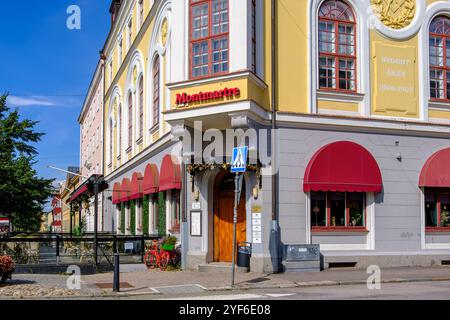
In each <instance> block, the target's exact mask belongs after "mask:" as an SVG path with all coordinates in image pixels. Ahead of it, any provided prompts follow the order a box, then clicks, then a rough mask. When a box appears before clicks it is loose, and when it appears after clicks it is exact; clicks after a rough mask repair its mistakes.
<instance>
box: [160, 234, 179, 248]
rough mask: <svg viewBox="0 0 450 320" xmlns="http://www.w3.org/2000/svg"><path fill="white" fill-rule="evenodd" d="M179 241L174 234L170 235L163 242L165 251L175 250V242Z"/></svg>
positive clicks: (162, 246) (162, 245)
mask: <svg viewBox="0 0 450 320" xmlns="http://www.w3.org/2000/svg"><path fill="white" fill-rule="evenodd" d="M176 243H177V238H176V237H174V236H168V237H166V238H164V239H163V240H162V242H161V248H162V249H163V250H165V251H174V250H175V244H176Z"/></svg>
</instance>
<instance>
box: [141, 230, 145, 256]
mask: <svg viewBox="0 0 450 320" xmlns="http://www.w3.org/2000/svg"><path fill="white" fill-rule="evenodd" d="M144 255H145V240H144V235H141V262H142V263H144Z"/></svg>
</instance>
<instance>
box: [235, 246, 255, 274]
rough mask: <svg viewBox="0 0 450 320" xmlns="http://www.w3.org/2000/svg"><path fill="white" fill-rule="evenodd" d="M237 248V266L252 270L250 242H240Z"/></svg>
mask: <svg viewBox="0 0 450 320" xmlns="http://www.w3.org/2000/svg"><path fill="white" fill-rule="evenodd" d="M237 247H238V248H237V249H238V250H237V252H238V253H237V266H238V267H242V268H250V257H251V256H252V244H251V243H250V242H239V243H238V245H237Z"/></svg>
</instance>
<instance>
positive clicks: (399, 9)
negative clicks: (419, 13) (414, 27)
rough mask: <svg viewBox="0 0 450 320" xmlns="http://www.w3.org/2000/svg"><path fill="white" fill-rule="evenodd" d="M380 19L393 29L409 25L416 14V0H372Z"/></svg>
mask: <svg viewBox="0 0 450 320" xmlns="http://www.w3.org/2000/svg"><path fill="white" fill-rule="evenodd" d="M371 1H372V6H373V8H374V12H375V13H376V14H377V15H378V18H379V19H380V21H381V22H382V23H383V24H384V25H385V26H387V27H389V28H392V29H397V30H398V29H403V28H405V27H407V26H409V25H410V24H411V22H412V20H413V19H414V16H415V15H416V0H371Z"/></svg>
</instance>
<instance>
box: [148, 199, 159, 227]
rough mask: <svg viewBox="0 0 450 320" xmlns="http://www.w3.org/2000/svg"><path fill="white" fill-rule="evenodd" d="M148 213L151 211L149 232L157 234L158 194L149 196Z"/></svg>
mask: <svg viewBox="0 0 450 320" xmlns="http://www.w3.org/2000/svg"><path fill="white" fill-rule="evenodd" d="M150 213H151V219H152V220H151V222H152V223H151V225H150V228H151V230H150V232H151V233H152V234H157V233H158V229H159V220H158V216H159V206H158V194H157V193H155V194H153V195H151V196H150Z"/></svg>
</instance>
